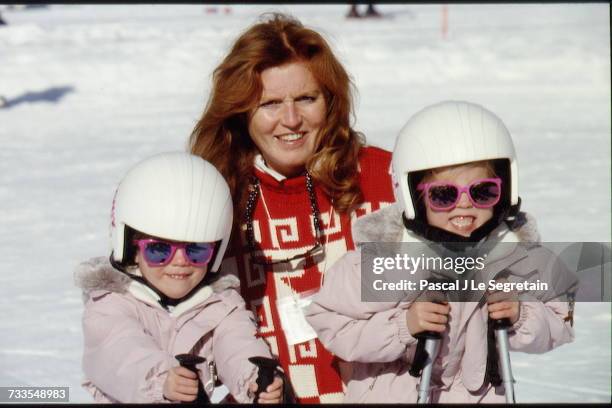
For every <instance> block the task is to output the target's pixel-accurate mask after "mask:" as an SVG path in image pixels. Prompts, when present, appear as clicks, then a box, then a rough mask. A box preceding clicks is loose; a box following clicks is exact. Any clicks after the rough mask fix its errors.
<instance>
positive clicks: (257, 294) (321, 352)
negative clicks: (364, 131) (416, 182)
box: [222, 147, 395, 403]
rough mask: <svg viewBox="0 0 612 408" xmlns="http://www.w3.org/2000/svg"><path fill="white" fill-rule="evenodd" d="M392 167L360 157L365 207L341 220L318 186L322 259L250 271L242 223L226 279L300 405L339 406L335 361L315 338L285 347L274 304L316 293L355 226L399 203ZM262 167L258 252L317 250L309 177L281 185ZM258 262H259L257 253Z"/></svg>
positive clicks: (374, 154) (348, 246)
mask: <svg viewBox="0 0 612 408" xmlns="http://www.w3.org/2000/svg"><path fill="white" fill-rule="evenodd" d="M390 162H391V154H390V153H389V152H387V151H385V150H382V149H379V148H375V147H364V148H363V149H362V150H361V152H360V159H359V168H360V169H359V171H360V173H359V177H360V178H359V182H360V186H361V189H362V192H363V195H364V202H363V203H362V204H361V206H360V207H359V208H358V209H356V210H355V211H353V212H352V213H351V214H342V215H341V214H339V213H337V212H336V211H334V210H333V208H332V205H331V202H330V199H329V198H328V196H327V195H326V194H325V193H324V192H323V190H322V189H321V188H320V187H318V186H317V185H316V183H315V194H316V199H317V204H318V207H319V212H320V217H319V218H320V220H321V228H322V230H323V233H324V237H323V242H324V243H325V245H324V247H325V249H324V250H325V256H324V257H317V258H316V259H315V260H313V258H307V259H306V261H305V260H304V259H302V260H300V261H293V262H291V264H288V263H282V264H276V265H273V266H268V265H266V266H263V265H257V264H253V263H252V262H251V261H250V259H251V257H250V255H249V252H250V251H249V246H248V241H247V239H246V223H245V222H244V220H240V222H241V223H242V224H241V232H242V234H241V237H240V241H239V242H237V241H238V240H235V239H234V243H233V245H232V247H231V248H228V253H227V255H226V259H225V260H224V262H223V265H222V272H223V273H232V274H236V275H238V277H239V278H240V282H241V283H240V285H241V287H240V290H241V294H242V296H243V297H244V299H245V301H246V303H247V307H250V308H251V310H252V311H253V313H254V314H255V316H257V317H258V320H259V334H260V336H261V337H262V338H264V339H265V340H266V341H267V342H268V344H269V345H270V348H271V351H272V354H274V355H275V356H276V357H277V358H278V359H279V360H280V362H281V365H282V367H283V369H284V371H285V373H287V375H288V376H289V378H290V381H291V385H292V386H293V389H294V390H295V393H296V397H297V398H298V402H300V403H333V402H342V397H343V393H342V382H341V379H340V374H339V372H338V367H337V364H336V363H337V362H336V361H335V358H334V356H333V355H332V354H331V353H329V352H328V351H327V350H326V349H325V348H324V347H323V345H322V344H321V343H320V342H319V340H318V339H316V338H315V339H313V340H310V341H306V342H303V343H298V344H295V345H289V344H288V342H287V338H286V336H285V333H284V332H283V329H282V327H281V323H280V317H279V313H278V310H277V308H276V301H277V299H279V298H283V297H285V296H290V295H295V294H297V293H310V292H312V291H317V290H318V289H319V288H320V286H321V282H322V279H323V274H324V273H325V271H326V270H327V269H329V268H330V267H331V266H332V265H333V264H334V262H335V261H336V260H338V259H339V258H340V257H341V256H342V255H344V254H345V253H346V252H347V251H349V250H352V249H354V243H353V239H352V235H351V224H352V221H353V220H354V219H355V218H356V217H360V216H362V215H365V214H368V213H370V212H372V211H375V210H377V209H379V208H380V207H383V206H386V205H389V204H391V203H392V202H394V201H395V199H394V196H393V189H392V185H391V177H390V174H389V169H390ZM258 167H259V168H258ZM260 168H261V166H256V167H255V175H256V176H257V177H258V178H259V180H260V187H261V190H260V192H259V197H258V198H257V203H256V206H255V209H254V211H253V228H254V235H255V245H256V246H257V247H259V248H261V250H262V251H263V254H264V256H267V257H271V258H272V259H285V258H288V257H291V256H294V255H296V254H303V253H304V252H306V251H307V250H308V249H310V248H312V247H313V246H314V243H315V232H314V227H313V219H312V211H311V209H310V199H309V196H308V192H307V190H306V180H305V176H299V177H293V178H285V179H281V178H282V177H275V176H274V175H273V174H271V173H273V172H272V171H266V172H264V171H262V170H261V169H260ZM279 179H280V180H279ZM258 256H261V253H260V252H259V251H258ZM317 261H319V262H318V263H317ZM338 296H342V294H341V293H339V294H338Z"/></svg>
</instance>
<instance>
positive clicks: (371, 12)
mask: <svg viewBox="0 0 612 408" xmlns="http://www.w3.org/2000/svg"><path fill="white" fill-rule="evenodd" d="M346 17H347V18H361V17H382V14H380V13H379V12H378V11H377V10H376V9H375V8H374V4H373V3H368V8H367V9H366V12H365V14H364V15H361V14H359V11H358V10H357V3H353V4H351V8H350V9H349V12H348V14H347V15H346Z"/></svg>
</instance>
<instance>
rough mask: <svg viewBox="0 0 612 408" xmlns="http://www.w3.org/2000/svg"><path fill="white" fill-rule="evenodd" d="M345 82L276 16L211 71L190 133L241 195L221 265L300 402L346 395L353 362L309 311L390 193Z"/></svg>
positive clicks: (325, 53) (299, 32) (303, 35)
mask: <svg viewBox="0 0 612 408" xmlns="http://www.w3.org/2000/svg"><path fill="white" fill-rule="evenodd" d="M350 87H351V82H350V78H349V76H348V74H347V73H346V71H345V70H344V68H343V67H342V65H341V64H340V63H339V62H338V60H337V59H336V57H335V56H334V54H333V53H332V51H331V49H330V47H329V45H328V44H327V43H326V41H325V40H324V39H323V38H322V37H321V35H319V34H318V33H316V32H315V31H313V30H311V29H308V28H305V27H304V26H302V24H301V23H300V22H299V21H296V20H294V19H292V18H290V17H288V16H285V15H281V14H273V15H271V16H270V17H269V18H267V19H265V20H264V21H263V22H261V23H258V24H256V25H254V26H252V27H251V28H250V29H248V30H247V31H245V32H244V33H243V34H242V35H241V36H240V37H239V38H238V39H237V41H236V42H235V43H234V45H233V47H232V49H231V51H230V52H229V54H228V55H227V56H226V57H225V59H224V60H223V62H222V63H221V64H220V65H219V66H218V67H217V68H216V70H215V71H214V74H213V87H212V92H211V96H210V99H209V101H208V104H207V106H206V109H205V111H204V113H203V115H202V117H201V118H200V120H199V122H198V123H197V125H196V127H195V129H194V131H193V134H192V135H191V139H190V148H191V152H192V153H194V154H197V155H199V156H201V157H203V158H204V159H206V160H208V161H210V162H211V163H213V164H214V165H215V166H216V167H217V168H218V169H219V171H220V172H221V174H223V176H224V177H225V178H226V180H227V182H228V184H229V186H230V190H231V192H232V198H233V200H234V203H235V208H234V210H235V220H236V223H235V225H237V228H236V229H235V231H234V234H233V237H232V243H231V244H230V248H229V250H228V255H227V256H226V259H225V261H224V264H223V266H222V269H223V271H224V272H225V273H234V274H237V275H238V276H239V278H240V281H241V293H242V295H243V297H244V298H245V300H246V302H247V305H248V306H249V307H251V308H252V309H253V311H254V312H255V313H256V315H257V316H258V318H259V332H260V335H261V336H262V337H263V338H264V339H265V340H267V342H268V344H269V345H270V348H271V351H272V353H273V354H274V355H276V356H278V358H279V360H280V362H281V364H282V366H283V368H284V370H285V372H286V373H287V374H288V376H289V379H290V381H291V384H292V386H293V388H294V391H295V394H296V397H297V400H298V401H299V402H303V403H319V402H340V401H341V400H342V392H343V388H342V382H341V375H340V372H341V371H343V370H347V369H348V367H347V366H345V365H344V364H343V363H342V362H339V361H337V360H336V359H334V357H333V356H332V355H331V354H330V353H329V352H328V351H326V350H325V349H324V348H323V346H322V345H321V343H320V342H319V341H318V339H317V338H316V334H315V333H314V331H313V330H312V328H311V327H310V326H309V325H308V323H307V322H306V320H305V318H304V316H303V313H302V309H303V308H304V307H305V306H306V305H308V303H309V299H308V297H309V296H311V295H312V294H314V293H315V292H316V291H317V290H318V289H319V288H320V286H321V282H322V279H323V276H324V273H325V271H326V269H327V268H329V267H330V266H331V265H332V264H333V263H334V262H335V261H336V260H337V259H338V258H340V257H341V256H342V255H343V254H344V253H346V252H347V251H348V250H351V249H353V248H354V244H353V240H352V237H351V222H352V220H353V219H354V218H355V217H359V216H361V215H364V214H367V213H369V212H371V211H374V210H376V209H378V208H379V207H381V206H382V205H386V204H389V203H391V202H393V201H394V198H393V190H392V186H391V180H390V175H389V165H390V159H391V156H390V153H389V152H387V151H384V150H381V149H378V148H374V147H365V146H364V138H363V136H362V135H361V134H359V133H357V132H356V131H354V130H353V129H352V128H351V127H350V123H349V120H350V114H351V109H352V107H351V104H352V101H351V93H350ZM339 296H341V294H339Z"/></svg>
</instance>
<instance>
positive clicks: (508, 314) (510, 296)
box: [487, 291, 521, 324]
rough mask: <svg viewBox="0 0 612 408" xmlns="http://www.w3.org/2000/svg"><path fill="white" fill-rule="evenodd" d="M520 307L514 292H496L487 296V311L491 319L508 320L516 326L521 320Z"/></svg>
mask: <svg viewBox="0 0 612 408" xmlns="http://www.w3.org/2000/svg"><path fill="white" fill-rule="evenodd" d="M520 305H521V302H519V301H518V300H516V293H514V292H501V291H495V292H490V293H489V294H488V295H487V310H488V311H489V317H490V318H491V319H495V320H497V319H504V318H508V319H510V323H512V324H514V323H516V322H517V321H518V319H519V312H520Z"/></svg>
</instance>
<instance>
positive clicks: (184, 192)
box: [111, 152, 233, 272]
mask: <svg viewBox="0 0 612 408" xmlns="http://www.w3.org/2000/svg"><path fill="white" fill-rule="evenodd" d="M232 212H233V209H232V198H231V195H230V190H229V187H228V185H227V183H226V182H225V179H224V178H223V176H222V175H221V173H219V172H218V171H217V169H216V168H215V167H214V166H213V165H212V164H210V163H209V162H207V161H205V160H204V159H202V158H200V157H198V156H194V155H192V154H189V153H184V152H170V153H161V154H157V155H155V156H152V157H149V158H147V159H145V160H143V161H141V162H140V163H138V164H136V165H135V166H134V167H132V168H131V169H130V170H129V171H128V172H127V174H126V175H125V177H123V180H122V181H121V182H120V183H119V186H118V187H117V191H116V192H115V197H114V199H113V207H112V211H111V241H112V250H113V252H112V258H113V260H114V261H116V262H117V263H119V264H122V263H124V262H127V261H128V260H127V259H126V254H127V253H128V245H130V243H126V239H129V238H130V237H129V234H126V229H127V227H130V228H132V229H134V230H137V231H140V232H143V233H145V234H149V235H153V236H156V237H159V238H165V239H170V240H174V241H185V242H216V241H221V243H220V245H219V246H218V251H217V253H216V254H215V255H214V256H215V258H214V263H213V265H212V267H210V268H209V271H212V272H216V271H217V269H218V268H219V266H220V265H221V261H222V259H223V254H224V253H225V249H226V248H227V244H228V241H229V237H230V233H231V229H232V217H233V213H232Z"/></svg>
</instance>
